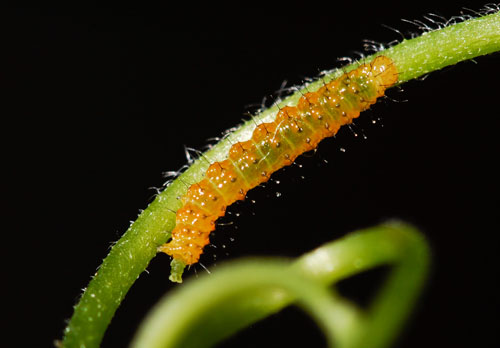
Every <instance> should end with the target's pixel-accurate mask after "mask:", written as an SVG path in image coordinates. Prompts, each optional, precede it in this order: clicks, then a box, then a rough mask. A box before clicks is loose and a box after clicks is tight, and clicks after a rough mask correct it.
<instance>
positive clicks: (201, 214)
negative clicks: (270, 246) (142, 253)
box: [159, 56, 398, 282]
mask: <svg viewBox="0 0 500 348" xmlns="http://www.w3.org/2000/svg"><path fill="white" fill-rule="evenodd" d="M397 80H398V72H397V69H396V67H395V66H394V64H393V61H392V59H390V58H388V57H385V56H378V57H376V58H375V59H374V60H373V61H372V62H370V63H367V64H363V65H360V66H359V67H358V68H357V69H355V70H352V71H351V72H349V73H345V74H344V75H342V76H340V77H339V78H337V79H336V80H333V81H331V82H329V83H327V84H325V85H324V86H323V87H321V88H319V89H318V90H317V91H316V92H310V93H306V94H304V95H303V96H302V97H301V98H300V100H299V102H298V103H297V106H285V107H283V108H282V109H280V110H279V112H278V113H277V115H276V119H275V121H274V122H270V123H262V124H260V125H258V126H257V127H256V128H255V130H254V132H253V134H252V137H251V138H250V139H249V140H247V141H244V142H239V143H236V144H234V145H233V146H232V147H231V149H230V150H229V154H228V157H227V159H226V160H224V161H221V162H214V163H212V164H211V165H210V167H209V168H208V170H207V172H206V175H205V178H204V179H203V180H201V181H200V182H198V183H196V184H193V185H191V186H190V187H189V189H188V191H187V192H186V194H185V195H184V196H182V197H181V198H180V199H181V201H182V203H183V206H182V208H180V209H179V210H178V211H177V215H176V221H175V223H176V224H175V228H174V230H173V231H172V239H171V241H170V242H169V243H166V244H164V245H162V246H161V247H160V248H159V251H162V252H165V253H167V254H168V255H170V256H172V257H173V261H172V273H171V276H170V279H171V280H172V281H177V282H181V281H182V280H181V275H182V272H183V270H184V267H185V266H186V265H191V264H194V263H196V262H198V260H199V258H200V255H201V254H202V253H203V248H204V247H205V245H207V244H209V235H210V232H212V231H213V230H214V229H215V221H216V220H217V219H218V218H219V217H221V216H223V215H224V214H225V211H226V207H227V206H229V205H230V204H232V203H234V202H236V201H238V200H243V199H244V198H245V195H246V193H247V191H248V190H250V189H252V188H254V187H256V186H257V185H259V184H260V183H263V182H266V181H267V180H269V177H270V176H271V174H272V173H273V172H275V171H276V170H278V169H280V168H282V167H284V166H287V165H290V164H292V163H293V162H294V160H295V158H297V156H299V155H300V154H302V153H304V152H306V151H309V150H312V149H314V148H316V146H317V145H318V143H319V142H320V141H321V140H322V139H323V138H326V137H331V136H333V135H335V134H336V133H337V131H338V130H339V128H340V127H341V126H342V125H345V124H349V123H351V122H352V120H353V119H354V118H356V117H358V116H359V114H360V112H361V111H364V110H366V109H368V108H369V107H370V105H372V104H374V103H375V102H376V100H377V98H379V97H381V96H383V95H384V92H385V90H386V89H387V88H388V87H391V86H393V85H394V84H395V83H396V82H397Z"/></svg>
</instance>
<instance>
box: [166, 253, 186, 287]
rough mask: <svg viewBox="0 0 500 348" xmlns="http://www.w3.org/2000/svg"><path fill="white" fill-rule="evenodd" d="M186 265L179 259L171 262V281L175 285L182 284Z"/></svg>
mask: <svg viewBox="0 0 500 348" xmlns="http://www.w3.org/2000/svg"><path fill="white" fill-rule="evenodd" d="M184 268H186V264H185V263H184V262H183V261H181V260H179V259H172V262H170V277H169V278H168V279H170V281H172V282H174V283H182V273H184Z"/></svg>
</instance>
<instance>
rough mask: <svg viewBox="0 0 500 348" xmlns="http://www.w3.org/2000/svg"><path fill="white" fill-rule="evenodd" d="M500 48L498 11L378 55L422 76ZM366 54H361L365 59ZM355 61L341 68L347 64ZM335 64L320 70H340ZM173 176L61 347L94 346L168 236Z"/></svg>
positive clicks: (246, 129)
mask: <svg viewBox="0 0 500 348" xmlns="http://www.w3.org/2000/svg"><path fill="white" fill-rule="evenodd" d="M498 50H500V13H494V14H491V15H488V16H484V17H481V18H477V19H472V20H468V21H466V22H462V23H459V24H456V25H452V26H449V27H447V28H444V29H440V30H436V31H434V32H431V33H426V34H424V35H422V36H421V37H418V38H415V39H412V40H405V41H403V42H402V43H400V44H398V45H396V46H393V47H391V48H389V49H387V50H384V51H380V52H378V53H377V55H387V56H389V57H391V58H392V59H393V60H394V64H395V65H396V67H397V68H398V71H400V75H399V82H400V83H402V82H405V81H408V80H410V79H413V78H416V77H419V76H422V75H424V74H427V73H429V72H431V71H434V70H437V69H440V68H442V67H445V66H448V65H451V64H455V63H457V62H460V61H463V60H467V59H471V58H474V57H477V56H480V55H484V54H488V53H491V52H495V51H498ZM370 59H371V57H367V58H366V60H370ZM353 68H355V65H351V66H347V67H345V68H344V69H346V70H350V69H353ZM341 73H342V70H340V69H337V70H334V71H332V72H330V73H329V74H327V76H325V78H326V79H331V78H335V77H337V76H339V75H340V74H341ZM322 84H323V81H321V80H319V81H317V82H315V83H312V84H310V85H308V87H307V88H308V90H309V91H315V90H316V89H317V88H319V87H320V86H321V85H322ZM300 96H301V93H300V92H297V93H295V94H293V95H291V96H290V97H288V98H286V99H285V100H283V101H282V102H281V103H280V104H279V107H282V106H284V105H294V104H296V103H297V101H298V99H299V98H300ZM276 112H277V107H273V108H270V109H267V110H265V111H263V112H262V113H261V114H259V115H257V116H256V119H257V122H261V121H266V120H272V119H273V118H274V117H275V115H276ZM254 128H255V121H249V122H246V123H245V124H243V125H242V126H241V127H240V128H238V130H236V131H235V132H234V133H233V134H232V135H231V139H230V140H228V139H225V140H222V141H221V142H219V143H218V144H217V145H215V146H214V147H213V148H212V149H211V150H210V151H208V152H206V153H205V154H204V157H205V159H208V160H209V161H211V162H213V161H219V160H222V159H224V157H225V156H226V154H227V152H228V150H229V147H230V146H231V144H232V143H234V142H237V141H242V140H246V139H248V138H250V135H251V133H252V131H253V129H254ZM207 167H208V164H207V162H206V161H205V160H198V161H195V162H194V163H193V165H192V166H191V167H190V168H189V169H188V170H186V172H184V173H183V174H182V175H181V177H182V178H181V180H182V182H197V181H199V180H200V179H201V178H202V176H203V173H204V172H205V171H206V169H207ZM182 182H181V181H180V180H175V181H174V182H172V184H171V185H170V186H168V187H167V188H166V189H165V190H164V191H163V192H162V193H160V194H159V195H158V196H157V197H156V199H155V201H154V202H153V203H151V204H150V205H149V207H148V208H147V209H145V210H144V211H143V212H142V214H141V215H140V216H139V218H138V219H137V220H136V221H135V222H134V223H133V224H132V225H131V226H130V228H129V229H128V230H127V232H126V233H125V234H124V235H123V237H122V238H121V239H120V240H119V241H118V242H117V243H116V244H115V245H114V246H113V248H112V249H111V251H110V253H109V255H108V256H107V257H106V258H105V259H104V261H103V263H102V265H101V267H100V268H99V270H98V272H97V273H96V274H95V275H94V277H92V280H91V281H90V283H89V285H88V287H87V289H86V290H85V291H84V293H83V295H82V297H81V299H80V301H79V303H78V304H77V305H76V306H75V308H74V314H73V317H72V318H71V320H70V322H69V324H68V327H67V328H66V329H65V332H64V339H63V346H64V347H66V348H73V347H78V348H82V347H85V348H92V347H98V346H99V343H100V342H101V340H102V337H103V335H104V332H105V330H106V328H107V326H108V324H109V323H110V321H111V318H112V317H113V315H114V313H115V311H116V309H117V308H118V306H119V304H120V302H121V301H122V299H123V298H124V296H125V294H126V293H127V291H128V290H129V288H130V287H131V286H132V284H133V283H134V281H135V280H136V279H137V278H138V277H139V275H140V274H141V273H142V272H143V271H144V270H145V269H146V267H147V266H148V264H149V261H150V260H151V259H152V258H153V257H154V256H155V255H156V253H157V247H158V246H159V245H161V244H163V243H165V242H166V241H167V240H168V239H169V238H170V231H171V230H172V229H173V227H174V225H175V214H174V213H173V212H172V210H173V211H176V210H177V209H178V208H179V207H180V205H181V203H180V202H179V200H177V199H176V198H177V197H178V196H181V195H183V194H184V193H185V191H186V187H185V185H184V184H183V183H182Z"/></svg>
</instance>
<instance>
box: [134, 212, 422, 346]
mask: <svg viewBox="0 0 500 348" xmlns="http://www.w3.org/2000/svg"><path fill="white" fill-rule="evenodd" d="M381 265H393V268H392V273H391V274H390V276H389V278H388V281H387V283H386V284H385V285H384V286H383V287H382V289H381V290H380V291H379V295H378V296H377V297H376V298H375V300H374V302H373V305H372V306H371V307H370V308H369V309H368V311H367V312H366V313H364V312H362V311H360V310H358V309H357V308H356V307H355V306H354V305H352V304H351V303H349V302H348V301H346V300H344V299H342V298H340V297H339V296H338V295H336V294H335V292H332V291H331V290H329V285H330V284H331V283H334V282H336V281H338V280H341V279H343V278H345V277H348V276H351V275H353V274H356V273H359V272H362V271H365V270H367V269H370V268H374V267H377V266H381ZM428 265H429V251H428V247H427V244H426V242H425V240H424V239H423V237H422V235H421V234H420V233H418V231H416V230H415V229H413V228H412V227H410V226H408V225H406V224H402V223H399V222H394V221H393V222H390V223H386V224H383V225H380V226H377V227H373V228H369V229H366V230H363V231H359V232H356V233H352V234H349V235H347V236H346V237H344V238H342V239H340V240H338V241H334V242H331V243H329V244H326V245H324V246H322V247H320V248H318V249H316V250H315V251H313V252H311V253H308V254H306V255H304V256H302V257H301V258H300V259H299V260H298V261H297V262H295V263H294V264H293V265H292V266H291V267H290V264H289V263H284V262H281V263H277V262H276V261H269V260H267V261H266V260H259V261H252V262H250V263H248V262H243V263H242V262H236V263H234V262H233V264H231V267H229V265H226V268H223V267H221V268H219V269H217V272H214V273H213V274H212V275H211V276H205V277H204V278H203V279H201V278H200V279H197V280H196V281H194V282H188V284H186V286H184V287H182V288H179V289H178V291H177V292H175V293H173V294H169V295H168V296H165V297H164V298H163V299H162V300H161V301H160V303H159V304H158V305H157V306H156V307H155V308H154V310H153V311H152V312H151V314H150V315H149V316H148V317H147V318H146V320H145V321H144V324H143V325H142V326H141V328H140V329H139V331H138V334H137V337H136V338H135V340H134V343H133V345H132V347H133V348H146V347H148V348H160V347H163V348H167V347H185V348H189V347H193V348H194V347H197V348H200V347H210V346H213V345H214V344H215V343H216V342H218V341H220V340H221V339H223V338H225V337H227V336H229V335H230V334H232V333H234V332H235V331H237V330H238V329H240V328H243V327H245V326H248V325H249V324H251V323H253V322H255V321H257V320H259V319H261V318H263V317H266V316H268V315H270V314H272V313H275V312H277V311H279V310H281V309H282V308H283V307H285V306H287V305H289V304H291V303H292V301H297V302H298V304H299V305H301V306H302V307H303V308H304V309H306V311H307V312H308V313H310V314H311V315H312V316H313V317H314V318H315V319H316V320H317V321H318V324H319V325H320V326H321V327H322V328H323V330H324V331H325V334H326V337H327V340H328V342H329V343H330V345H334V344H335V346H336V347H366V342H368V341H369V342H370V344H369V346H370V347H372V348H376V347H383V346H385V345H386V344H387V343H389V342H390V341H391V340H392V339H393V338H394V335H395V334H396V333H397V332H398V331H399V328H400V325H402V323H403V322H404V319H405V317H406V316H407V314H408V313H409V311H410V309H411V307H412V306H413V304H414V301H415V299H416V297H417V295H418V294H419V293H420V289H421V286H422V284H423V282H424V279H425V277H426V274H427V270H428ZM291 271H293V272H291ZM316 301H318V303H317V302H316ZM316 304H318V305H319V307H320V309H319V310H318V308H317V307H316Z"/></svg>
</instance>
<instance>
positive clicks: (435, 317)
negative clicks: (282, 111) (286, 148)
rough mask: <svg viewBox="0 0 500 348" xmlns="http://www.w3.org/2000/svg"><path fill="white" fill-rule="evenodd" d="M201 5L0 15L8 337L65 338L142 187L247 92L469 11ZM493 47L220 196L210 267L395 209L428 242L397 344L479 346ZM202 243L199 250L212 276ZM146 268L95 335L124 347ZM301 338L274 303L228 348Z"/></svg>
mask: <svg viewBox="0 0 500 348" xmlns="http://www.w3.org/2000/svg"><path fill="white" fill-rule="evenodd" d="M210 6H211V7H207V8H200V7H199V6H198V5H195V4H189V5H188V6H187V7H186V8H183V9H180V8H175V9H174V8H166V9H164V10H161V11H160V10H156V11H152V10H150V11H143V10H128V11H124V10H118V9H92V10H87V11H77V12H72V11H66V10H56V9H52V10H48V9H45V10H40V9H12V10H8V11H4V12H3V13H2V15H1V17H2V20H1V21H0V23H1V24H0V26H1V34H0V37H1V41H0V42H1V52H2V53H1V68H0V91H1V92H0V95H1V100H2V110H3V111H2V121H1V122H2V127H1V132H2V137H1V141H2V144H1V145H2V177H3V179H2V181H1V205H2V210H1V211H2V215H3V219H2V225H1V226H2V236H3V238H2V240H3V241H2V243H1V254H2V259H4V260H3V262H2V266H3V268H4V271H3V273H4V276H3V279H4V280H3V281H2V286H1V288H2V293H3V295H2V302H4V305H3V308H2V320H5V323H4V324H3V327H4V328H5V332H6V336H5V334H4V337H3V338H2V340H3V341H5V340H7V342H8V343H9V344H8V346H26V347H43V346H51V344H52V341H53V340H54V339H56V338H59V337H60V336H61V333H62V330H63V328H64V325H65V319H67V318H69V317H70V316H71V313H72V305H73V304H74V303H75V301H76V299H77V298H78V296H79V294H80V292H81V289H82V288H84V287H85V286H86V284H87V282H88V280H89V278H90V275H92V274H93V273H94V272H95V269H96V268H97V266H98V265H99V263H100V260H101V259H102V258H103V257H104V256H105V255H106V254H107V252H108V249H109V247H110V245H111V243H112V242H113V241H116V240H117V239H118V238H119V237H120V235H121V234H122V233H123V232H124V231H125V229H126V228H127V226H128V225H129V221H130V220H134V219H135V218H136V216H137V214H138V211H139V209H140V208H145V207H146V206H147V205H148V204H149V203H150V202H151V201H152V199H153V196H154V194H155V191H154V190H153V189H151V187H160V186H161V185H162V183H163V182H164V181H165V179H164V178H162V172H164V171H167V170H176V169H178V168H179V167H181V166H182V165H183V164H185V163H186V158H185V156H184V146H185V145H187V146H190V147H194V148H197V149H202V148H203V146H205V145H206V144H207V143H209V141H207V139H208V138H211V137H214V136H219V135H220V134H221V132H223V131H224V130H225V129H227V128H229V127H232V126H234V125H236V124H238V123H239V122H240V120H241V119H242V118H243V113H244V112H245V111H253V110H254V109H255V108H253V107H246V105H248V104H253V103H257V104H259V103H260V102H261V100H262V97H263V96H265V95H267V96H269V95H270V94H272V93H273V92H274V91H276V90H277V89H278V88H279V87H280V85H281V83H282V82H283V81H284V80H287V81H288V83H289V85H293V84H298V83H301V81H302V79H303V78H304V77H313V76H315V75H316V74H317V73H318V71H320V70H323V69H328V68H332V67H335V66H338V63H336V59H337V58H338V57H340V56H346V55H347V56H351V57H356V53H355V51H361V50H362V40H363V39H373V40H377V41H380V42H383V43H386V42H390V41H392V40H397V39H399V38H400V37H399V35H398V34H397V33H395V32H393V31H391V30H388V29H386V28H384V27H382V26H381V24H386V25H389V26H391V27H394V28H398V29H399V30H400V31H402V32H403V33H405V34H406V35H407V37H409V35H408V33H410V32H418V29H417V28H416V27H415V26H412V25H411V24H408V23H404V22H401V21H400V19H401V18H407V19H422V16H423V15H425V14H426V13H429V12H434V13H439V14H441V15H443V16H445V17H448V18H449V17H450V16H452V15H457V14H459V13H460V6H466V7H470V8H474V9H477V7H478V4H477V2H476V1H468V2H467V1H459V2H456V3H454V4H453V5H447V4H438V3H436V2H429V3H425V2H414V3H410V2H394V3H391V2H387V1H385V2H383V3H380V2H378V3H377V2H372V3H370V4H369V5H362V4H360V3H359V2H350V3H346V2H342V4H341V5H337V4H334V5H331V6H330V7H325V6H322V5H321V4H317V3H302V4H300V5H298V6H292V5H290V4H288V5H285V6H286V10H283V11H282V12H281V13H280V12H274V11H273V12H271V10H270V9H269V8H267V7H266V6H263V7H261V8H255V7H254V8H252V9H250V8H247V7H245V6H242V5H241V4H238V6H241V7H236V4H235V5H234V6H235V7H234V8H214V7H212V5H210ZM224 11H229V13H227V14H226V13H225V12H224ZM499 59H500V58H499V55H492V56H488V57H482V58H478V59H476V62H477V64H475V63H474V62H466V63H462V64H459V65H457V66H454V67H451V68H447V69H444V70H443V71H439V72H436V73H433V74H431V75H430V76H428V78H427V79H426V80H425V81H423V82H422V81H412V82H410V83H408V84H405V85H404V87H403V91H398V90H391V91H390V92H389V96H390V97H391V98H392V99H394V100H396V101H398V102H395V101H392V100H388V99H387V100H384V101H383V102H381V103H378V104H377V105H376V106H375V107H374V108H373V109H372V110H371V111H369V112H367V113H366V114H363V115H362V117H361V118H360V119H359V120H358V121H356V122H355V125H354V128H353V130H352V131H351V130H349V129H342V130H341V131H340V132H339V134H338V136H337V138H336V139H328V140H325V141H324V142H322V143H321V145H320V146H319V149H318V151H317V152H316V153H315V154H309V155H308V156H305V157H302V158H300V159H298V160H297V164H300V165H301V166H298V165H296V166H293V167H289V168H287V169H286V170H284V171H280V172H279V173H276V174H275V175H274V176H273V178H274V179H276V180H279V181H280V184H277V183H276V182H271V183H269V184H266V185H265V187H259V188H257V189H255V190H254V191H252V192H251V193H250V194H249V197H250V199H249V200H248V201H246V202H244V203H241V204H238V205H236V206H234V207H231V209H230V213H232V215H228V217H226V218H225V219H224V222H230V223H231V222H232V223H233V224H232V225H227V226H220V228H218V230H217V233H216V236H215V237H214V238H213V241H214V244H215V245H216V246H217V249H216V250H217V251H216V252H215V254H216V256H217V263H222V262H224V261H226V260H230V259H233V258H237V257H240V256H246V255H261V254H262V255H281V256H290V257H296V256H298V255H301V254H302V253H304V252H306V251H309V250H311V249H312V248H314V247H316V246H319V245H321V244H322V243H324V242H327V241H330V240H332V239H335V238H338V237H340V236H342V235H344V234H345V233H347V232H349V231H352V230H355V229H358V228H362V227H367V226H371V225H374V224H377V223H379V222H381V221H384V220H385V219H389V218H394V217H397V218H400V219H404V220H406V221H408V222H411V223H413V224H415V225H416V226H418V227H419V228H421V229H422V231H423V233H424V234H425V235H426V236H427V238H428V240H429V242H430V244H431V246H432V251H433V256H434V266H433V271H432V275H431V279H430V282H429V284H428V286H427V288H426V291H425V293H424V294H423V296H422V298H421V301H420V302H419V306H418V310H417V311H416V312H415V314H414V315H413V316H412V318H411V321H410V323H409V325H408V326H407V330H406V331H405V333H404V334H403V335H402V337H401V339H400V341H399V346H401V347H443V346H446V347H471V346H481V347H493V346H494V345H495V344H494V343H495V341H496V339H497V338H498V334H497V332H498V331H497V330H498V324H499V319H498V314H497V313H498V309H499V308H498V307H499V306H498V290H499V289H498V287H496V286H495V285H494V280H495V279H498V275H499V272H498V267H497V265H498V261H497V255H498V236H497V233H498V227H497V226H498V213H497V210H498V198H497V194H498V174H499V173H498V169H496V162H497V161H496V160H495V158H498V147H499V145H498V138H497V137H498V128H499V125H500V124H499V117H498V116H499V111H498V109H497V104H498V87H497V84H498V78H499V77H500V73H499V72H498V66H499V63H500V60H499ZM268 100H269V99H268ZM406 100H408V101H407V102H405V101H406ZM372 120H375V121H376V123H372ZM354 133H357V134H359V136H358V137H356V136H355V135H354ZM361 134H365V135H366V136H367V139H364V138H363V137H362V136H361ZM341 149H344V150H345V152H343V151H341ZM278 192H279V193H281V196H280V197H277V196H278V195H277V194H276V193H278ZM250 200H255V201H256V203H255V204H252V203H251V202H250ZM236 213H239V215H240V216H239V217H237V216H236ZM233 240H234V241H233ZM223 246H225V248H224V247H223ZM213 254H214V252H213V251H210V252H208V253H207V254H206V255H205V256H204V257H203V259H202V262H203V263H204V264H205V265H206V266H208V267H209V268H211V269H215V267H216V265H215V264H214V262H213ZM148 270H149V273H147V274H146V273H145V274H143V275H142V276H141V277H140V278H139V279H138V281H137V283H136V284H135V285H134V286H133V288H132V289H131V291H130V293H129V294H128V296H127V297H126V299H125V301H124V303H123V306H122V307H121V308H120V309H119V310H118V312H117V314H116V317H115V319H114V321H113V323H112V325H111V327H110V329H109V332H108V334H107V335H106V337H105V339H104V343H103V347H124V346H126V344H127V342H129V341H130V339H131V337H132V335H133V333H134V331H135V330H136V328H137V325H138V323H139V322H140V321H141V319H142V318H143V316H144V315H145V314H146V313H147V311H148V309H149V308H151V306H152V305H153V304H154V303H155V302H156V301H157V300H158V299H159V298H160V297H161V296H162V294H164V293H165V292H167V291H171V290H172V289H173V288H174V287H175V286H174V285H172V284H171V283H169V281H168V279H167V278H168V273H169V259H168V257H166V256H164V255H160V256H159V257H157V258H155V259H154V260H153V261H152V262H151V264H150V266H149V268H148ZM196 270H197V272H198V273H200V272H203V269H202V268H200V267H196ZM188 276H195V273H194V271H190V272H188ZM379 276H380V274H377V273H374V274H368V275H366V276H364V277H363V276H361V277H358V278H357V279H355V280H352V281H350V282H346V283H344V284H343V286H342V289H343V290H342V291H343V292H344V293H345V294H346V296H350V297H352V298H354V299H360V300H363V299H366V298H368V297H369V294H370V293H371V292H372V291H373V288H374V287H373V286H371V285H372V284H377V282H378V280H379ZM3 331H4V330H3ZM298 342H303V343H306V342H307V343H308V344H309V345H310V346H320V345H321V344H323V343H324V342H323V338H322V336H321V333H320V332H319V330H318V329H317V328H315V326H314V324H313V323H312V322H311V320H310V319H308V318H307V317H306V315H304V314H303V313H301V312H300V311H298V310H295V309H287V310H285V311H284V312H283V313H282V314H280V315H278V316H274V317H272V318H270V319H268V320H265V321H263V322H261V323H259V324H257V325H255V326H253V327H252V328H250V329H248V330H246V331H245V332H243V333H241V334H240V335H238V336H237V337H235V338H234V339H233V340H231V341H230V342H227V343H226V345H225V347H229V346H238V347H253V346H257V345H258V346H260V347H275V346H297V345H298Z"/></svg>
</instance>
